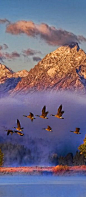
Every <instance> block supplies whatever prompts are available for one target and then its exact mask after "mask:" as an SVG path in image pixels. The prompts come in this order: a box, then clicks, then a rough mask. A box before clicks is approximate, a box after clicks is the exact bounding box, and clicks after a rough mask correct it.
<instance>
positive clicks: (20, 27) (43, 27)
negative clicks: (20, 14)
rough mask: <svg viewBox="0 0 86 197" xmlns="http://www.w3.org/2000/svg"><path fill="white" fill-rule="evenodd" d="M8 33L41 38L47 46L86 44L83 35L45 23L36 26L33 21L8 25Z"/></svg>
mask: <svg viewBox="0 0 86 197" xmlns="http://www.w3.org/2000/svg"><path fill="white" fill-rule="evenodd" d="M6 32H7V33H10V34H13V35H19V34H26V35H27V36H30V37H34V38H35V37H36V38H37V36H39V37H40V38H41V39H43V40H44V41H45V42H46V43H47V44H49V45H53V46H61V45H65V44H68V43H70V42H78V43H80V42H82V41H84V42H86V38H85V37H84V36H82V35H79V36H77V35H75V34H73V33H72V32H68V31H66V30H63V29H57V28H56V27H53V26H49V25H48V24H45V23H41V24H35V23H34V22H33V21H25V20H21V21H17V22H16V23H10V24H7V26H6Z"/></svg>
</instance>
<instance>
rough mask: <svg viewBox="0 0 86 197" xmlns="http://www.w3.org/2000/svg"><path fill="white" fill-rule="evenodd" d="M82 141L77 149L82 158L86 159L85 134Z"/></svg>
mask: <svg viewBox="0 0 86 197" xmlns="http://www.w3.org/2000/svg"><path fill="white" fill-rule="evenodd" d="M83 141H84V143H83V144H81V145H80V146H79V147H78V149H79V151H80V154H83V156H84V158H85V161H86V135H85V139H84V140H83Z"/></svg>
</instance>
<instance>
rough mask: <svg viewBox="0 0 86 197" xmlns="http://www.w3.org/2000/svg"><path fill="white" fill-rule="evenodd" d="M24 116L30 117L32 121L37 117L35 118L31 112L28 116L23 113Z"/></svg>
mask: <svg viewBox="0 0 86 197" xmlns="http://www.w3.org/2000/svg"><path fill="white" fill-rule="evenodd" d="M23 116H24V117H27V118H30V119H31V121H32V122H33V119H36V118H34V115H33V113H31V112H30V114H29V115H28V116H26V115H23Z"/></svg>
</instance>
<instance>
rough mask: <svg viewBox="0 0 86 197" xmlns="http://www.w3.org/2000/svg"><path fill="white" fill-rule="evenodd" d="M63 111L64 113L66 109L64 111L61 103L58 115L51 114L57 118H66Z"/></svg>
mask: <svg viewBox="0 0 86 197" xmlns="http://www.w3.org/2000/svg"><path fill="white" fill-rule="evenodd" d="M63 113H64V111H62V105H60V106H59V108H58V110H57V114H56V115H53V114H51V116H55V117H56V118H60V119H64V118H63V117H62V115H63Z"/></svg>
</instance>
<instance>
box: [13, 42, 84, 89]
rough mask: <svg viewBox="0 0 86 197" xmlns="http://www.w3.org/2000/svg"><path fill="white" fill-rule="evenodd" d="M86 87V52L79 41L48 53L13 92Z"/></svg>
mask: <svg viewBox="0 0 86 197" xmlns="http://www.w3.org/2000/svg"><path fill="white" fill-rule="evenodd" d="M85 87H86V54H85V52H84V51H83V50H82V49H80V48H79V46H78V44H77V43H72V44H71V45H69V46H67V45H66V46H62V47H60V48H58V49H56V50H55V51H53V52H52V53H50V54H47V55H46V56H45V57H44V58H43V59H42V60H41V61H40V62H39V63H38V64H37V65H36V66H35V67H34V68H33V69H31V70H30V71H29V73H28V75H27V76H26V77H24V78H22V79H21V81H20V82H19V83H18V84H17V86H16V88H15V89H14V90H13V92H18V91H19V92H21V93H22V92H26V93H28V92H29V91H35V90H36V91H41V90H80V89H83V90H84V91H85Z"/></svg>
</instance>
